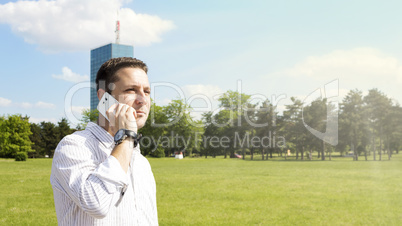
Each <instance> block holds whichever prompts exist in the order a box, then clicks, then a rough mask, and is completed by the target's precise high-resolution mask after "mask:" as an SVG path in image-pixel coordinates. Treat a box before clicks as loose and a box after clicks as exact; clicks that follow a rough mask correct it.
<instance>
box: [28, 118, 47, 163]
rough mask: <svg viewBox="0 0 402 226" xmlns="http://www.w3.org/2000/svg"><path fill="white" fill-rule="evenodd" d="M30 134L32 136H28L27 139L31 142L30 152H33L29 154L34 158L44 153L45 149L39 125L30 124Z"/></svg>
mask: <svg viewBox="0 0 402 226" xmlns="http://www.w3.org/2000/svg"><path fill="white" fill-rule="evenodd" d="M30 127H31V132H32V134H31V135H30V136H29V139H30V140H31V142H32V145H31V147H32V150H33V152H32V153H30V157H32V158H35V157H38V156H39V155H40V153H43V152H44V149H45V143H44V142H43V140H42V136H41V133H42V131H41V127H40V125H38V124H36V123H31V126H30Z"/></svg>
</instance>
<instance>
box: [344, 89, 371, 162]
mask: <svg viewBox="0 0 402 226" xmlns="http://www.w3.org/2000/svg"><path fill="white" fill-rule="evenodd" d="M340 106H341V112H340V115H339V118H340V120H339V125H340V126H339V127H340V134H341V136H342V139H341V142H340V143H342V142H343V143H342V144H340V145H341V146H343V147H346V146H347V145H350V147H351V149H352V151H353V153H354V158H353V159H354V160H358V156H359V152H358V147H359V150H361V151H362V150H363V151H364V152H365V156H366V160H367V152H366V147H365V146H366V144H367V143H368V142H367V139H368V137H367V134H368V133H369V131H368V127H367V122H366V118H365V116H364V101H363V95H362V92H361V91H359V90H351V91H350V92H349V93H348V94H347V95H346V97H345V98H344V99H343V102H342V103H341V104H340Z"/></svg>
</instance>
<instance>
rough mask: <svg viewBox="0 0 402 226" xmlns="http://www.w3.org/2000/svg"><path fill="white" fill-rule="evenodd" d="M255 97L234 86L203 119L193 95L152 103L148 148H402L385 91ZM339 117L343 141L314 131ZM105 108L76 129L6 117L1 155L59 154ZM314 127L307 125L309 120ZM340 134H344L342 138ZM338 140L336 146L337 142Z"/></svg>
mask: <svg viewBox="0 0 402 226" xmlns="http://www.w3.org/2000/svg"><path fill="white" fill-rule="evenodd" d="M251 99H252V96H251V95H248V94H244V93H238V92H235V91H230V90H229V91H227V92H225V93H224V94H222V95H221V96H220V98H219V99H218V100H219V108H218V109H216V110H214V111H210V112H205V113H204V114H203V115H202V118H201V119H195V118H194V117H192V116H191V110H192V109H191V107H190V106H188V105H187V104H186V102H185V100H173V101H172V102H170V103H169V104H168V105H166V106H158V105H156V104H155V103H153V104H152V105H151V111H150V115H149V118H148V120H147V122H146V124H145V126H144V128H142V129H141V130H140V131H139V132H140V133H142V134H143V138H142V139H141V142H140V145H141V151H142V153H143V154H144V155H149V156H152V157H165V156H172V155H173V154H174V153H175V152H183V153H184V155H185V156H205V157H208V156H213V157H215V156H217V155H224V156H225V158H226V157H231V158H233V157H238V156H239V155H240V156H242V158H243V159H244V158H245V156H246V155H250V158H251V159H253V158H254V155H256V154H258V155H261V157H262V159H263V160H265V159H266V160H268V159H269V158H273V155H274V154H277V155H280V156H284V157H285V158H286V157H287V154H288V153H289V152H291V153H293V154H294V156H295V158H296V159H300V160H304V159H310V160H311V159H312V156H313V155H314V154H317V157H318V158H320V159H322V160H325V159H326V158H328V159H331V158H332V153H334V152H337V153H340V154H341V155H345V154H348V155H351V156H353V158H354V160H358V159H359V157H360V156H364V158H365V159H366V160H367V159H368V158H369V156H371V157H370V158H371V159H374V160H382V159H383V158H384V157H383V155H384V154H386V158H388V159H390V158H391V157H392V154H393V153H399V149H401V147H402V139H401V138H402V108H401V106H400V105H399V104H398V103H396V102H395V101H392V99H390V98H389V97H387V96H386V95H385V94H384V93H382V92H381V91H379V90H378V89H372V90H369V92H368V94H367V95H366V96H363V94H362V91H359V90H351V91H350V92H349V93H348V94H347V95H346V97H345V98H344V99H343V100H342V102H340V103H339V106H335V105H334V104H333V103H331V102H329V101H328V100H327V99H325V98H323V99H317V100H314V101H312V102H310V103H303V101H302V100H300V99H298V98H295V97H292V98H291V99H290V100H291V104H289V105H286V109H285V110H283V112H282V114H279V112H278V109H277V106H275V105H274V104H273V103H271V102H270V101H269V100H268V99H267V100H265V101H261V102H259V103H251ZM331 115H332V116H337V121H336V126H337V127H336V128H337V133H336V134H332V135H333V138H334V139H336V142H335V143H332V142H328V140H326V139H324V138H323V137H318V136H316V135H314V134H312V133H311V132H310V131H311V129H313V130H315V131H318V132H319V133H322V134H324V133H326V132H327V133H328V128H327V127H328V123H329V122H330V120H331V119H332V120H333V118H331V117H329V116H331ZM97 117H98V112H97V111H89V110H85V111H84V112H83V117H82V120H81V124H79V125H78V126H76V128H71V127H70V125H69V123H68V120H67V119H66V118H62V119H61V120H60V121H59V122H57V123H56V124H54V123H52V122H40V123H30V122H29V117H28V116H22V115H8V116H1V117H0V157H2V158H16V159H22V160H23V159H24V158H25V159H26V157H30V158H39V157H52V156H53V153H54V150H55V148H56V146H57V144H58V142H59V141H60V140H61V139H62V138H63V137H64V136H66V135H68V134H71V133H73V132H75V131H77V130H82V129H85V126H86V124H87V123H88V122H89V121H96V119H97ZM306 125H307V126H308V127H309V128H310V131H309V130H308V129H307V126H306ZM335 135H336V136H335ZM334 144H336V145H334Z"/></svg>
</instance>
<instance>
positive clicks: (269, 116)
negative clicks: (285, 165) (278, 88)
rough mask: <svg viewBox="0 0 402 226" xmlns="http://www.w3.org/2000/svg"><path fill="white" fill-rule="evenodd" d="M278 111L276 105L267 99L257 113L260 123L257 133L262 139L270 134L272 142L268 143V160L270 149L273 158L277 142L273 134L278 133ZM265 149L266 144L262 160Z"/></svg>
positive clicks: (258, 122)
mask: <svg viewBox="0 0 402 226" xmlns="http://www.w3.org/2000/svg"><path fill="white" fill-rule="evenodd" d="M277 114H278V113H277V112H276V107H274V106H273V105H272V104H271V103H270V102H269V100H265V101H264V102H263V103H262V105H261V107H260V108H259V109H258V111H257V113H256V117H257V124H258V125H260V126H259V127H257V128H256V134H257V136H259V137H260V138H261V139H262V138H263V137H265V136H269V137H270V139H269V141H270V143H269V144H268V145H267V149H266V151H267V152H266V153H267V160H268V150H269V152H270V155H271V158H272V152H273V150H274V148H275V147H274V146H273V145H275V144H273V143H272V134H274V133H275V134H276V131H277V127H276V126H277V118H278V116H277ZM262 125H264V126H262ZM264 149H265V144H264V146H263V147H262V160H264Z"/></svg>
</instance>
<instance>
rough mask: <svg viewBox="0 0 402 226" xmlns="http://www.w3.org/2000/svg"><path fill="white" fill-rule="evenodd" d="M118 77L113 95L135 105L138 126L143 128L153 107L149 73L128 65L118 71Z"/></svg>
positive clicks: (121, 101)
mask: <svg viewBox="0 0 402 226" xmlns="http://www.w3.org/2000/svg"><path fill="white" fill-rule="evenodd" d="M116 76H117V77H118V80H117V82H115V83H114V89H113V88H112V87H111V89H112V96H114V97H115V98H116V100H118V101H119V102H120V103H122V104H127V105H129V106H131V107H133V108H134V109H135V110H136V112H137V126H138V128H142V127H143V126H144V125H145V122H146V121H147V118H148V115H149V110H150V107H151V96H150V94H151V88H150V86H149V81H148V75H147V74H146V73H145V71H144V70H142V69H139V68H132V67H126V68H122V69H120V70H118V71H117V72H116Z"/></svg>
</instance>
